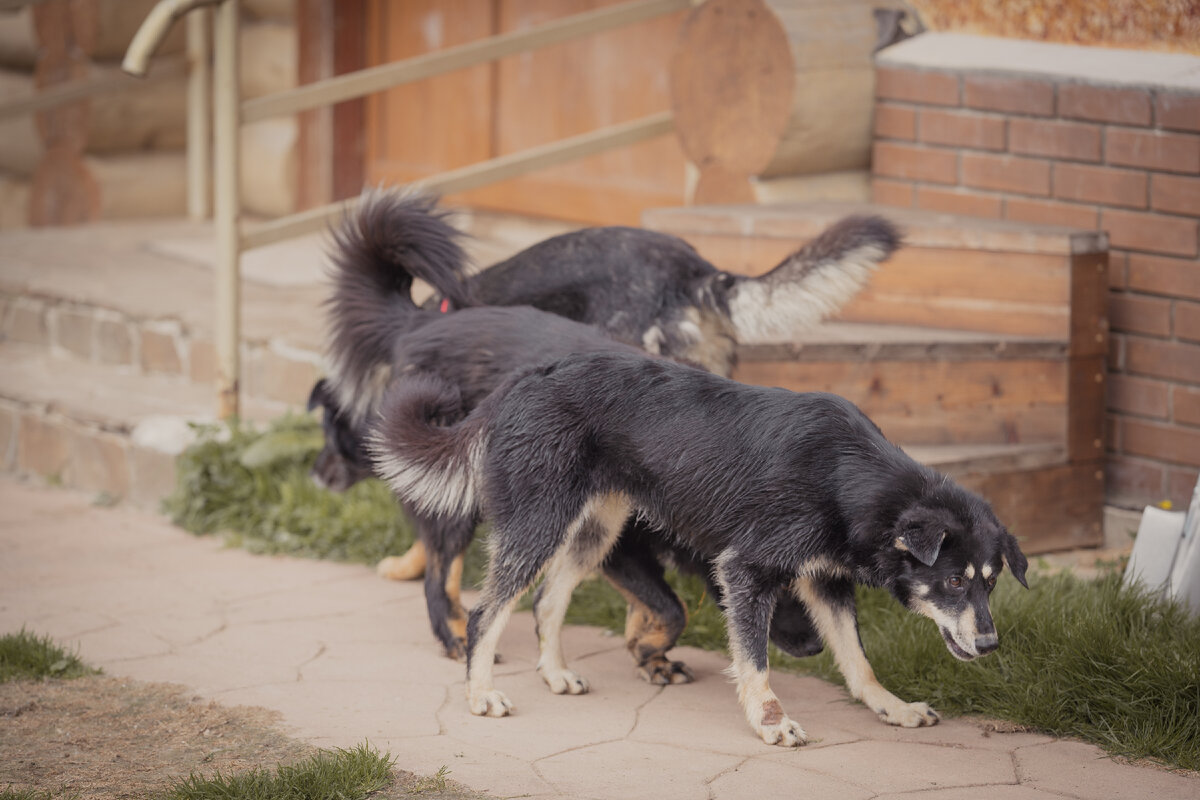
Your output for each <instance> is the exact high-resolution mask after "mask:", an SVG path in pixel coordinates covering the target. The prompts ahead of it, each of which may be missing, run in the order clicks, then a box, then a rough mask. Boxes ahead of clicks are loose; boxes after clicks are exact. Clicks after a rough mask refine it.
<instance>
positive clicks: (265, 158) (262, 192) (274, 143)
mask: <svg viewBox="0 0 1200 800" xmlns="http://www.w3.org/2000/svg"><path fill="white" fill-rule="evenodd" d="M298 139H299V125H298V123H297V121H296V120H295V118H292V117H287V118H284V119H269V120H264V121H262V122H256V123H254V124H252V125H247V126H245V127H244V128H242V170H241V180H240V184H241V192H242V209H243V210H244V211H245V212H246V213H249V214H260V215H263V216H267V217H281V216H284V215H286V214H291V213H292V212H294V211H295V210H296V208H297V204H298V196H299V166H298V159H299V150H298Z"/></svg>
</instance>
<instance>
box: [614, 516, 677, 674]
mask: <svg viewBox="0 0 1200 800" xmlns="http://www.w3.org/2000/svg"><path fill="white" fill-rule="evenodd" d="M638 525H639V523H637V522H630V523H629V524H627V525H626V526H625V529H624V530H623V531H622V532H621V538H620V540H619V541H618V542H617V546H616V547H615V548H613V551H612V552H611V553H609V554H608V558H607V559H606V560H605V562H604V577H606V578H608V580H609V582H610V583H611V584H612V585H613V586H615V587H616V589H617V591H618V592H620V593H621V596H622V597H624V598H625V600H626V602H628V603H629V606H628V608H627V610H626V612H625V646H626V647H627V648H628V649H629V653H630V655H632V656H633V660H634V663H635V664H637V672H638V675H639V676H640V677H641V678H642V680H644V681H646V682H648V683H654V684H658V685H660V686H665V685H668V684H672V683H690V682H692V681H693V680H695V678H694V677H693V676H692V672H691V670H689V669H688V668H687V665H686V664H684V663H683V662H682V661H671V660H670V659H669V658H667V651H668V650H670V649H671V648H672V647H674V646H675V642H676V640H678V639H679V634H681V633H682V632H683V629H684V628H685V627H686V626H687V609H686V608H684V605H683V603H681V602H680V600H679V597H678V596H677V595H676V594H675V592H674V591H673V590H672V589H671V587H670V586H669V585H668V584H667V581H666V580H665V579H664V577H663V567H662V564H661V563H660V562H659V560H658V557H657V556H656V555H655V554H654V551H653V549H652V548H650V547H649V546H648V545H647V544H646V543H645V541H644V540H643V539H642V538H641V536H640V535H639V532H638V530H636V528H637V527H638Z"/></svg>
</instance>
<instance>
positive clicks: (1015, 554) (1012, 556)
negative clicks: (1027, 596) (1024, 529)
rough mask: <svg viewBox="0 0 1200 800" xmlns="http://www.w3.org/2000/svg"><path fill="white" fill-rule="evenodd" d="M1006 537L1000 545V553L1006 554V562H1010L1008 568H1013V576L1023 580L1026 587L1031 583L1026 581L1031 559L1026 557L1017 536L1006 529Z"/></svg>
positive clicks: (1022, 583)
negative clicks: (1026, 571) (1018, 543)
mask: <svg viewBox="0 0 1200 800" xmlns="http://www.w3.org/2000/svg"><path fill="white" fill-rule="evenodd" d="M1003 536H1004V539H1003V541H1002V543H1001V545H1000V553H1001V555H1003V556H1004V562H1005V563H1006V564H1008V568H1009V569H1010V570H1012V574H1013V577H1014V578H1016V579H1017V580H1018V581H1020V582H1021V585H1022V586H1024V587H1025V588H1026V589H1028V588H1029V584H1028V583H1026V582H1025V570H1026V569H1027V568H1028V567H1029V561H1028V560H1027V559H1026V558H1025V554H1024V553H1022V552H1021V548H1020V547H1019V546H1018V545H1017V537H1015V536H1013V535H1012V534H1011V533H1009V532H1008V531H1005V532H1004V534H1003Z"/></svg>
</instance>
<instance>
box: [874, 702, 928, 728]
mask: <svg viewBox="0 0 1200 800" xmlns="http://www.w3.org/2000/svg"><path fill="white" fill-rule="evenodd" d="M878 713H879V718H880V719H881V720H883V721H884V722H886V723H887V724H888V725H899V726H900V727H901V728H920V727H923V726H926V725H936V724H937V723H938V720H940V719H941V717H939V716H938V713H937V712H936V711H934V710H933V709H932V708H930V707H929V704H928V703H899V704H897V705H895V706H893V707H891V708H885V709H883V710H882V711H880V712H878Z"/></svg>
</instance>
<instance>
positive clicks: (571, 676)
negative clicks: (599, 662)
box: [538, 669, 589, 694]
mask: <svg viewBox="0 0 1200 800" xmlns="http://www.w3.org/2000/svg"><path fill="white" fill-rule="evenodd" d="M538 672H540V673H541V675H542V680H544V681H545V682H546V685H547V686H549V687H550V691H552V692H554V693H555V694H585V693H586V692H587V690H588V688H589V687H588V682H587V681H586V680H584V678H583V676H582V675H580V674H579V673H578V672H575V671H574V670H571V669H545V670H538Z"/></svg>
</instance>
